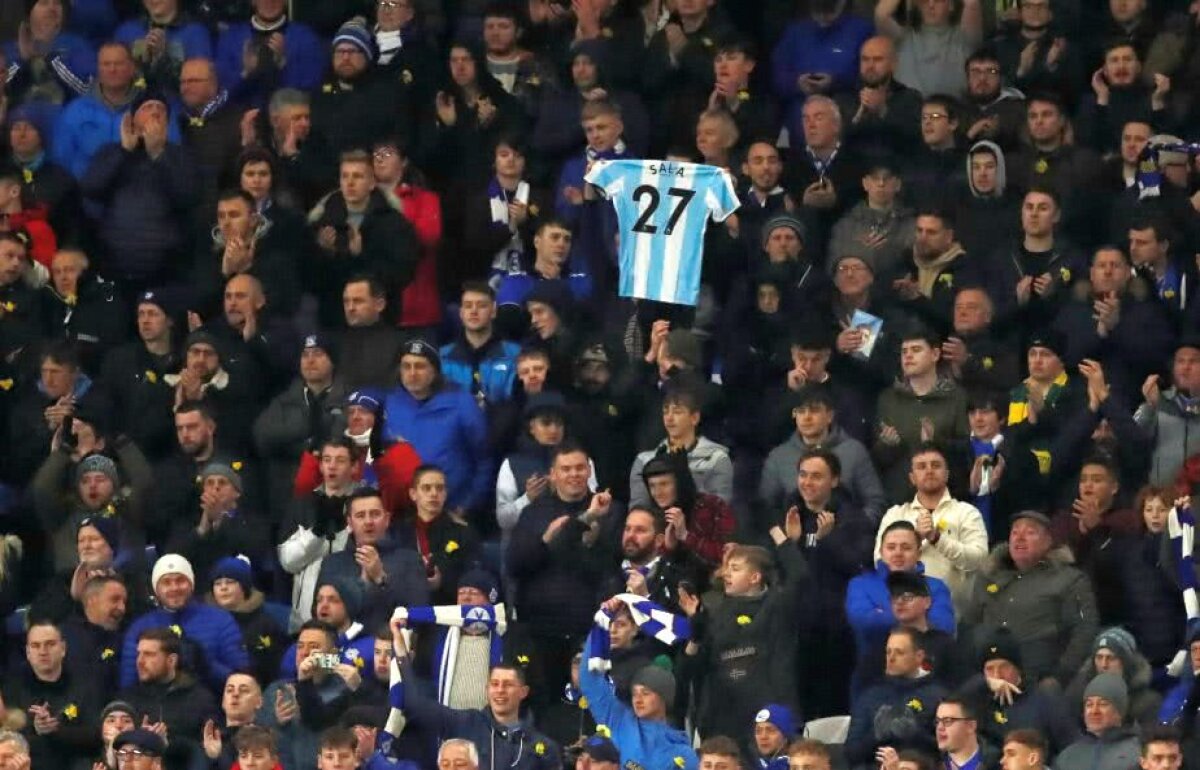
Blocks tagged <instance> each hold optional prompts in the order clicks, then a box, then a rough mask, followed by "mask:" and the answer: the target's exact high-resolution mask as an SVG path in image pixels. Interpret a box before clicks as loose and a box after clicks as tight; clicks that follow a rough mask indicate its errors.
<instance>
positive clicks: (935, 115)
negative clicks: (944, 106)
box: [921, 112, 950, 123]
mask: <svg viewBox="0 0 1200 770" xmlns="http://www.w3.org/2000/svg"><path fill="white" fill-rule="evenodd" d="M948 117H950V116H949V115H947V114H946V113H944V112H926V113H924V114H923V115H921V122H922V123H931V122H933V121H935V120H942V119H943V118H948Z"/></svg>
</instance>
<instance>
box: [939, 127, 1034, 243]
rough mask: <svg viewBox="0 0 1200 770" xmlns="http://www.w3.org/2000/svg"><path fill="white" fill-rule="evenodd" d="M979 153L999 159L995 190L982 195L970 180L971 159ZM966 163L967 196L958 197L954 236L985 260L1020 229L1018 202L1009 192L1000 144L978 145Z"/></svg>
mask: <svg viewBox="0 0 1200 770" xmlns="http://www.w3.org/2000/svg"><path fill="white" fill-rule="evenodd" d="M980 150H985V151H987V152H990V153H991V154H992V155H993V157H995V158H996V187H995V189H994V190H992V192H990V193H983V192H980V191H979V190H978V189H977V188H976V187H975V182H974V180H973V179H972V178H971V156H972V154H974V153H976V152H979V151H980ZM965 163H966V178H967V190H966V192H967V193H968V194H966V195H960V196H958V205H957V206H956V208H957V211H956V216H957V220H956V221H957V225H956V226H955V228H954V232H955V234H956V235H957V236H958V239H959V242H960V243H962V245H963V248H964V249H966V250H967V253H968V254H970V255H972V256H973V257H976V258H984V259H986V258H987V257H988V256H989V255H990V254H991V252H992V251H993V250H995V248H996V246H997V244H1002V243H1006V242H1008V241H1009V240H1011V238H1012V236H1013V234H1014V232H1015V231H1017V230H1018V229H1019V227H1018V223H1019V222H1020V220H1019V218H1018V213H1019V212H1018V208H1017V201H1016V199H1015V198H1014V196H1013V193H1012V191H1011V190H1010V189H1009V188H1008V162H1007V160H1006V159H1005V157H1004V150H1002V149H1000V146H999V145H998V144H996V143H995V142H992V141H988V140H983V141H979V142H976V143H975V144H973V145H971V149H970V150H968V151H967V157H966V161H965Z"/></svg>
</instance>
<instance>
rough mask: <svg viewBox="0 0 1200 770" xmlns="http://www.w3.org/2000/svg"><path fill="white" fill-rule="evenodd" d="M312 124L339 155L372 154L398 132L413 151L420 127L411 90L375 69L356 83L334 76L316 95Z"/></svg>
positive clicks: (329, 78) (371, 69)
mask: <svg viewBox="0 0 1200 770" xmlns="http://www.w3.org/2000/svg"><path fill="white" fill-rule="evenodd" d="M401 50H403V48H402V49H401ZM312 121H313V129H314V130H315V131H318V132H320V133H321V134H322V135H323V136H324V137H325V138H326V140H328V142H329V149H331V150H332V151H333V152H334V153H335V154H338V155H340V154H341V153H343V152H346V151H347V150H361V149H365V150H370V149H371V147H372V143H374V142H375V141H377V140H379V139H383V138H386V137H388V136H394V135H395V134H396V133H397V132H399V133H400V134H401V136H402V138H403V139H405V140H407V145H408V146H410V147H411V146H413V144H415V142H414V141H413V140H414V139H415V138H416V137H415V136H413V134H415V131H416V127H417V125H418V124H417V122H416V120H415V108H414V106H413V104H412V103H411V102H410V101H409V95H408V92H407V90H406V89H404V88H403V87H402V84H401V83H400V82H399V80H398V79H396V80H393V79H392V78H389V77H387V76H386V75H385V73H384V72H383V71H381V70H378V69H376V68H374V67H373V66H372V67H371V68H370V69H368V71H366V72H364V73H363V75H362V76H361V77H359V78H357V79H355V80H354V81H353V82H344V81H342V80H341V79H340V78H338V77H337V76H336V75H333V74H332V73H331V74H330V76H329V77H328V78H326V80H325V82H324V83H322V84H321V87H320V88H318V89H317V91H316V92H315V93H314V94H313V97H312ZM405 133H407V134H408V136H404V134H405Z"/></svg>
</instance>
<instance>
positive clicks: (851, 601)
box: [846, 521, 954, 692]
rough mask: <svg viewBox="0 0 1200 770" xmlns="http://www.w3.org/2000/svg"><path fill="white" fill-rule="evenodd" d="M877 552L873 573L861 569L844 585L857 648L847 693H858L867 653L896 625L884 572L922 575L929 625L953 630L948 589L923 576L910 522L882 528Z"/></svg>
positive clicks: (864, 675)
mask: <svg viewBox="0 0 1200 770" xmlns="http://www.w3.org/2000/svg"><path fill="white" fill-rule="evenodd" d="M879 551H880V554H881V555H882V556H883V558H882V559H880V560H879V561H878V562H876V564H875V571H874V572H864V573H863V574H861V575H859V576H858V577H856V578H853V579H852V580H851V581H850V582H849V583H848V584H847V586H846V619H847V620H848V621H849V622H850V627H851V628H852V629H853V630H854V641H855V648H856V649H857V650H858V651H859V654H858V658H859V660H858V664H856V665H855V672H854V676H853V678H852V682H851V688H850V689H851V692H858V691H859V690H861V689H862V686H863V685H864V684H865V680H866V678H867V676H868V674H869V673H874V672H867V671H866V670H865V668H864V665H863V664H864V663H866V662H867V661H866V658H867V657H868V655H867V653H869V652H870V651H873V650H878V649H882V646H883V642H884V640H886V639H887V635H888V634H889V633H890V632H891V630H892V628H894V627H895V626H896V624H897V619H896V615H895V613H894V612H893V611H892V595H891V592H890V591H889V590H888V575H890V574H891V573H893V572H915V573H917V574H919V575H922V576H923V577H924V578H925V583H926V584H927V585H928V586H929V601H930V605H929V610H928V612H927V616H928V619H929V625H930V626H932V627H933V628H936V629H938V630H939V631H945V632H946V633H948V634H953V633H954V605H953V604H951V602H950V589H949V588H947V587H946V584H945V583H944V582H943V581H941V580H939V579H937V578H935V577H930V576H928V575H925V574H924V573H925V567H924V565H922V564H921V562H920V557H921V538H920V537H919V536H918V535H917V530H916V528H915V527H914V526H913V525H912V523H911V522H907V521H897V522H894V523H892V524H890V525H888V528H887V529H885V530H884V532H883V537H882V538H881V540H880V546H879Z"/></svg>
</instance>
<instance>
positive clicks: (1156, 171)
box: [1133, 142, 1200, 200]
mask: <svg viewBox="0 0 1200 770" xmlns="http://www.w3.org/2000/svg"><path fill="white" fill-rule="evenodd" d="M1163 150H1166V151H1167V152H1182V153H1187V156H1188V161H1189V162H1190V161H1191V159H1192V157H1193V156H1195V155H1196V154H1200V143H1189V142H1178V143H1175V142H1172V143H1170V144H1157V143H1147V144H1146V147H1145V148H1144V149H1143V150H1142V154H1141V156H1140V157H1139V158H1138V164H1137V171H1136V172H1135V173H1134V176H1133V179H1134V184H1136V185H1137V188H1138V200H1145V199H1146V198H1157V197H1158V196H1159V195H1161V194H1162V180H1163V172H1162V163H1161V162H1160V161H1159V158H1158V154H1159V153H1160V152H1162V151H1163Z"/></svg>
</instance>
